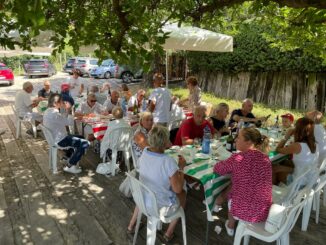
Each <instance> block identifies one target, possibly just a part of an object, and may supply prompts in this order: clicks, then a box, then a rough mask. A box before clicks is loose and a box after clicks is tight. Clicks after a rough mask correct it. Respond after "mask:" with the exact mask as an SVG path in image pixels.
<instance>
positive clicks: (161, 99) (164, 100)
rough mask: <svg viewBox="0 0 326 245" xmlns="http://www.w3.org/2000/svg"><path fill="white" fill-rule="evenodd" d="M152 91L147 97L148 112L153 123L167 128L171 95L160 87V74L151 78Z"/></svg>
mask: <svg viewBox="0 0 326 245" xmlns="http://www.w3.org/2000/svg"><path fill="white" fill-rule="evenodd" d="M153 84H154V90H153V92H152V93H151V95H150V96H149V101H150V102H149V110H150V111H151V112H152V113H153V117H154V123H156V124H161V125H162V126H167V125H168V123H169V122H170V111H171V105H172V100H171V98H172V97H171V93H170V91H169V90H168V89H166V88H164V87H162V84H163V75H162V73H155V74H154V77H153Z"/></svg>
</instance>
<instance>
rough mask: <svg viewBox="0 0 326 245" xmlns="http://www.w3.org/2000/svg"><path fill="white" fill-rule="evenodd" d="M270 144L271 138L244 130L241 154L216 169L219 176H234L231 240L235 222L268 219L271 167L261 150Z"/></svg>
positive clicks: (238, 144)
mask: <svg viewBox="0 0 326 245" xmlns="http://www.w3.org/2000/svg"><path fill="white" fill-rule="evenodd" d="M267 144H268V138H267V137H266V136H262V135H261V134H260V133H259V131H258V130H257V129H254V128H244V129H242V130H241V131H240V133H239V135H238V137H237V139H236V148H237V150H238V151H240V152H238V153H234V154H232V155H231V157H230V158H228V159H227V160H224V161H221V162H218V163H216V165H215V166H214V172H216V173H217V174H219V175H226V174H230V175H231V181H232V186H231V188H230V189H231V190H230V192H229V193H228V199H229V213H228V220H227V221H226V223H225V227H226V230H227V233H228V234H229V235H230V236H233V234H234V226H235V221H236V220H239V219H241V220H243V221H247V222H251V223H256V222H262V221H265V220H266V219H267V216H268V212H269V208H270V206H271V204H272V164H271V161H270V160H269V157H268V156H267V155H266V154H265V153H263V152H262V151H261V150H259V149H261V148H262V146H265V145H267Z"/></svg>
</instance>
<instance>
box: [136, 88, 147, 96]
mask: <svg viewBox="0 0 326 245" xmlns="http://www.w3.org/2000/svg"><path fill="white" fill-rule="evenodd" d="M140 94H146V91H145V90H144V89H139V90H138V91H137V95H140Z"/></svg>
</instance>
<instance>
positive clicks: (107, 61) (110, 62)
mask: <svg viewBox="0 0 326 245" xmlns="http://www.w3.org/2000/svg"><path fill="white" fill-rule="evenodd" d="M113 64H114V62H113V60H103V62H102V64H101V66H112V65H113Z"/></svg>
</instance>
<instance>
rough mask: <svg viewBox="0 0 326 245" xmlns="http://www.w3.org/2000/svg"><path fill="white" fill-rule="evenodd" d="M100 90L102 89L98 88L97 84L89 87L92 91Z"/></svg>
mask: <svg viewBox="0 0 326 245" xmlns="http://www.w3.org/2000/svg"><path fill="white" fill-rule="evenodd" d="M98 91H100V89H99V88H98V86H97V85H92V86H91V87H90V89H89V92H90V93H97V92H98Z"/></svg>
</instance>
